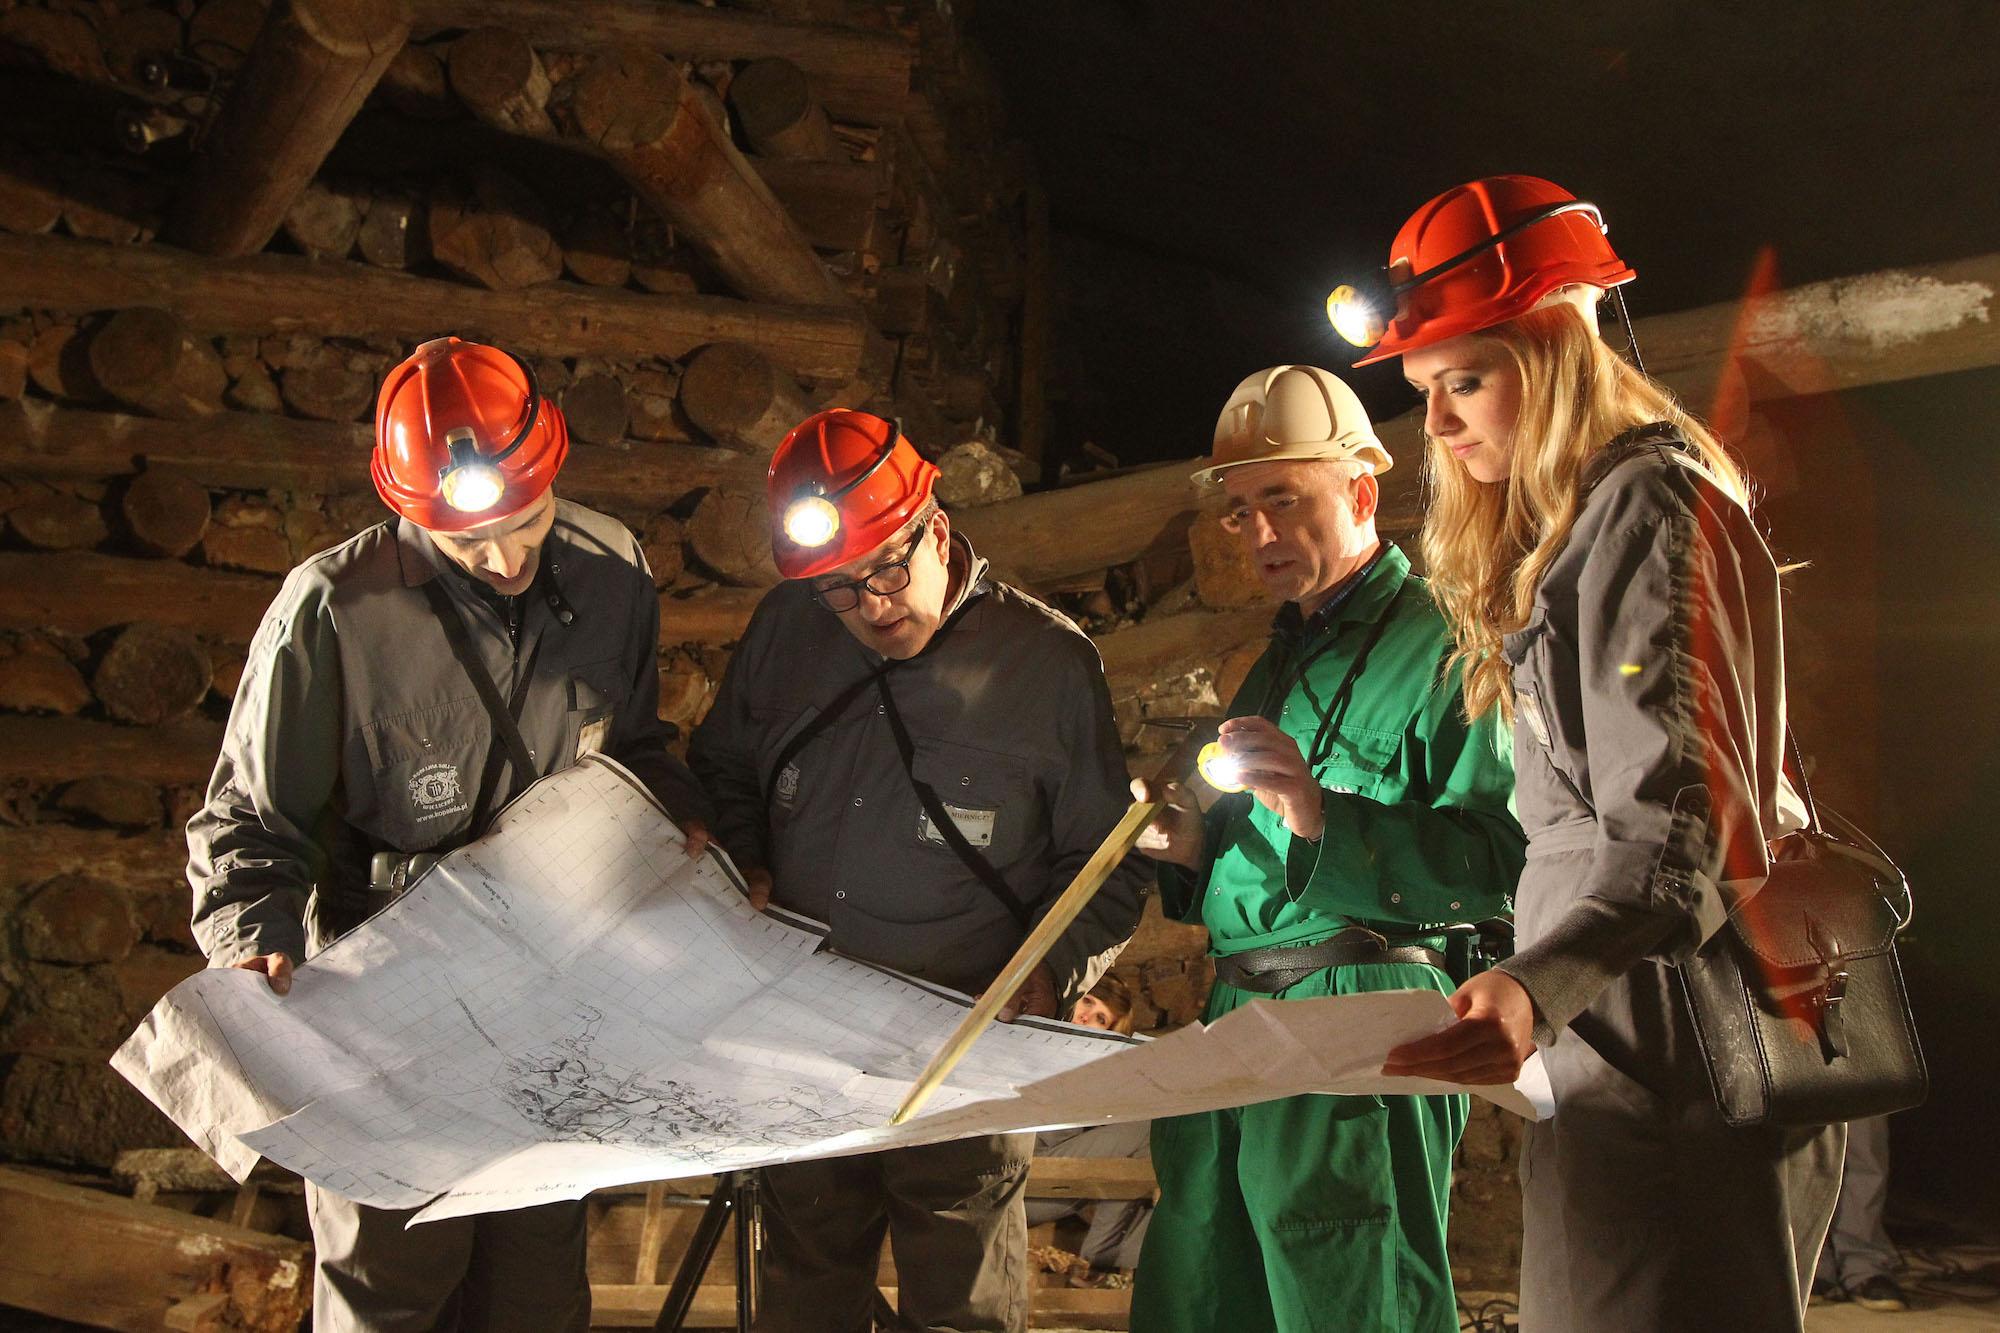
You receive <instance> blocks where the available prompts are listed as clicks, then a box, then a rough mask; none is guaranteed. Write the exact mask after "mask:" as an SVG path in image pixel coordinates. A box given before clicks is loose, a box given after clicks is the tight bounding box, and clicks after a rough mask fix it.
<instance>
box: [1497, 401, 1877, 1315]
mask: <svg viewBox="0 0 2000 1333" xmlns="http://www.w3.org/2000/svg"><path fill="white" fill-rule="evenodd" d="M1689 456H1690V455H1689V454H1688V453H1687V450H1686V446H1685V445H1683V444H1681V443H1680V441H1679V439H1678V437H1677V436H1676V435H1675V434H1674V433H1673V431H1672V430H1671V428H1669V427H1664V426H1652V427H1645V428H1641V429H1639V430H1635V431H1633V432H1628V434H1627V435H1626V436H1623V437H1621V438H1620V439H1619V440H1618V441H1615V442H1614V443H1613V444H1612V445H1610V446H1609V447H1608V448H1607V449H1606V451H1605V452H1604V453H1603V454H1602V455H1601V456H1600V457H1599V458H1598V459H1597V460H1596V461H1595V463H1594V465H1593V467H1592V469H1591V470H1590V472H1588V473H1587V474H1586V477H1585V479H1584V484H1585V486H1586V488H1587V494H1586V496H1585V498H1584V500H1583V502H1582V505H1581V509H1580V512H1579V513H1578V515H1577V519H1576V524H1575V527H1574V529H1573V530H1572V532H1571V535H1570V538H1569V541H1568V544H1567V545H1566V546H1565V547H1564V548H1563V551H1562V552H1561V554H1559V555H1558V556H1557V557H1556V559H1555V560H1554V561H1553V562H1552V563H1551V564H1550V565H1549V568H1548V571H1547V573H1546V574H1544V576H1543V578H1542V581H1541V585H1540V587H1539V588H1538V589H1537V591H1536V594H1535V604H1534V609H1533V612H1532V613H1531V615H1530V617H1529V621H1528V624H1527V626H1526V627H1525V628H1524V629H1522V630H1520V631H1519V632H1518V633H1514V634H1510V635H1508V636H1507V638H1506V644H1505V650H1506V654H1507V658H1508V660H1509V662H1511V663H1512V666H1513V685H1514V691H1515V721H1514V764H1515V771H1516V780H1517V787H1516V802H1517V807H1518V810H1519V813H1520V818H1521V825H1522V827H1523V828H1524V829H1525V830H1526V831H1527V834H1528V862H1527V867H1526V869H1525V870H1524V871H1523V872H1522V875H1521V883H1520V887H1519V889H1518V890H1517V891H1516V894H1515V921H1516V927H1517V930H1518V938H1519V942H1520V950H1519V952H1518V953H1516V954H1515V956H1514V957H1513V958H1512V959H1511V960H1509V961H1508V962H1506V963H1503V964H1502V965H1501V966H1502V967H1503V968H1504V970H1506V971H1507V972H1508V973H1509V974H1511V975H1512V976H1513V977H1515V979H1517V980H1518V981H1520V982H1521V984H1522V985H1523V986H1524V987H1525V988H1526V989H1527V991H1528V994H1529V995H1530V996H1531V997H1533V999H1534V1002H1535V1009H1536V1020H1537V1021H1536V1028H1535V1040H1536V1044H1537V1045H1539V1046H1540V1047H1541V1048H1542V1052H1543V1059H1544V1060H1545V1061H1546V1063H1547V1066H1548V1071H1549V1077H1550V1081H1551V1082H1552V1084H1553V1085H1554V1089H1555V1095H1556V1114H1555V1116H1554V1118H1552V1119H1550V1120H1545V1121H1542V1122H1540V1123H1538V1124H1535V1125H1533V1126H1531V1127H1530V1129H1529V1132H1528V1141H1527V1147H1526V1150H1525V1153H1524V1156H1523V1161H1522V1164H1521V1179H1522V1186H1523V1190H1524V1224H1525V1236H1524V1242H1523V1248H1522V1258H1521V1326H1522V1327H1523V1328H1527V1329H1533V1330H1535V1333H1566V1331H1574V1333H1599V1331H1600V1330H1604V1329H1619V1330H1621V1331H1623V1333H1647V1331H1648V1330H1657V1333H1685V1330H1688V1329H1711V1328H1712V1329H1732V1330H1734V1329H1742V1330H1746V1333H1748V1331H1749V1330H1756V1331H1757V1333H1764V1331H1765V1330H1781V1329H1796V1328H1799V1327H1800V1326H1801V1320H1802V1318H1803V1309H1804V1302H1805V1294H1806V1290H1807V1287H1808V1284H1809V1283H1810V1280H1811V1277H1812V1272H1813V1261H1814V1258H1815V1256H1817V1254H1818V1253H1819V1247H1820V1242H1821V1240H1822V1238H1823V1237H1824V1236H1825V1234H1826V1227H1827V1221H1828V1218H1829V1217H1830V1216H1831V1214H1832V1211H1833V1203H1834V1196H1835V1194H1836V1192H1837V1191H1838V1189H1839V1182H1840V1150H1841V1130H1840V1128H1839V1127H1837V1126H1835V1127H1830V1128H1825V1129H1804V1130H1797V1129H1794V1130H1787V1129H1776V1128H1754V1129H1732V1128H1730V1127H1729V1126H1727V1125H1725V1124H1724V1123H1723V1121H1722V1118H1721V1115H1720V1113H1719V1112H1718V1111H1717V1110H1716V1107H1715V1100H1714V1097H1713V1095H1712V1093H1711V1091H1710V1088H1709V1083H1708V1078H1707V1071H1706V1068H1705V1067H1704V1065H1703V1063H1702V1057H1701V1054H1700V1051H1699V1050H1698V1048H1697V1046H1696V1042H1695V1038H1694V1032H1693V1028H1692V1026H1691V1023H1690V1020H1689V1018H1688V1014H1687V1010H1686V1007H1685V1003H1684V1001H1683V999H1682V997H1681V994H1680V990H1679V986H1678V979H1677V977H1676V976H1675V972H1674V964H1675V962H1677V961H1679V960H1684V959H1685V958H1686V957H1687V956H1688V955H1689V954H1690V953H1691V951H1692V950H1693V949H1694V948H1695V947H1696V946H1697V945H1698V944H1699V943H1700V942H1701V940H1703V939H1705V938H1706V937H1707V936H1708V935H1709V934H1711V933H1713V931H1714V930H1715V929H1716V927H1717V926H1719V925H1720V924H1721V923H1722V921H1723V919H1724V917H1725V916H1726V914H1727V912H1728V910H1729V908H1730V906H1731V904H1732V901H1733V894H1734V893H1735V891H1736V888H1737V887H1738V886H1741V885H1754V884H1755V883H1757V882H1759V881H1760V879H1761V876H1762V875H1763V874H1765V873H1766V871H1767V870H1768V867H1769V863H1768V857H1767V853H1766V850H1765V839H1766V837H1767V836H1769V834H1771V833H1775V832H1776V830H1777V828H1778V823H1777V800H1778V783H1779V779H1778V771H1779V761H1780V756H1781V754H1782V749H1783V738H1784V718H1785V711H1784V710H1785V702H1784V659H1783V646H1782V643H1781V640H1780V634H1779V609H1778V578H1777V570H1776V568H1775V566H1774V564H1773V562H1772V559H1771V555H1770V553H1769V551H1768V550H1766V548H1765V546H1764V543H1763V540H1762V538H1760V537H1759V536H1758V534H1757V531H1756V529H1755V527H1754V526H1753V525H1752V523H1751V520H1750V516H1749V515H1748V514H1747V513H1746V512H1745V511H1744V510H1743V508H1742V507H1741V506H1740V505H1738V504H1737V503H1736V502H1735V501H1734V500H1732V499H1730V498H1729V496H1728V495H1726V494H1725V493H1724V492H1722V491H1721V490H1719V489H1718V488H1717V487H1716V486H1715V485H1714V484H1713V483H1712V482H1711V481H1710V480H1709V479H1708V478H1707V476H1706V474H1704V473H1701V472H1699V471H1697V470H1696V469H1695V468H1693V467H1690V466H1688V465H1687V463H1686V462H1684V461H1682V460H1683V459H1685V458H1688V457H1689Z"/></svg>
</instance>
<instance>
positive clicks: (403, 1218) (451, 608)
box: [187, 338, 707, 1333]
mask: <svg viewBox="0 0 2000 1333" xmlns="http://www.w3.org/2000/svg"><path fill="white" fill-rule="evenodd" d="M568 452H569V430H568V427H567V425H566V424H565V422H564V420H563V416H562V412H561V410H560V409H558V408H557V407H556V406H555V405H554V404H553V403H549V402H546V401H544V400H543V398H542V397H541V394H540V392H539V391H538V390H537V388H536V386H535V379H534V374H533V372H532V371H530V370H529V368H528V366H527V365H526V364H525V363H524V362H522V361H521V360H520V359H519V358H517V357H515V356H513V355H511V354H510V353H508V352H506V351H504V350H502V349H501V348H498V347H489V346H485V345H483V344H479V343H469V342H463V341H461V340H459V339H457V338H439V339H436V340H434V341H432V342H427V343H425V344H423V345H422V346H421V347H419V348H417V349H416V351H415V352H413V353H412V354H411V355H410V356H409V358H408V359H406V360H405V361H403V363H402V364H400V365H398V366H397V367H396V368H395V369H394V370H393V371H391V372H390V373H389V376H388V379H387V380H386V381H385V382H384V384H383V386H382V392H381V396H380V399H379V401H378V404H377V408H376V415H375V450H374V453H373V455H372V456H371V459H370V471H371V473H372V475H373V477H374V480H375V487H376V490H377V492H378V493H379V494H380V495H381V497H382V500H383V503H385V504H387V505H388V506H389V507H390V508H391V509H392V510H393V511H394V515H395V516H394V517H393V518H392V519H391V520H390V521H389V522H386V523H379V524H376V525H375V526H373V527H371V528H369V529H368V530H367V531H366V532H363V533H361V534H359V535H358V536H355V537H354V538H352V539H351V540H349V541H346V542H343V543H342V544H340V545H339V546H336V547H334V548H333V549H332V550H329V551H322V552H320V553H319V554H317V555H315V556H313V557H312V558H311V559H309V560H306V561H305V562H304V563H302V564H301V565H300V566H299V567H298V568H297V569H294V570H293V571H292V573H291V576H290V577H289V578H287V579H286V580H285V584H284V587H283V588H282V589H281V590H280V591H279V593H278V595H277V597H276V598H275V599H274V600H273V601H272V603H271V606H270V609H269V610H267V611H266V612H265V613H264V620H263V623H262V624H261V625H260V626H259V627H258V630H257V637H256V640H255V642H254V643H253V644H252V645H251V648H250V653H249V660H248V662H247V663H246V665H245V667H244V671H243V682H242V685H241V686H240V687H239V688H238V689H237V691H236V698H235V703H234V705H233V707H232V708H231V709H230V714H229V727H228V730H227V732H226V733H225V734H224V737H223V742H222V752H221V755H220V757H219V758H218V760H217V762H216V766H215V773H214V776H213V777H212V778H211V779H210V781H209V786H208V797H207V800H206V802H205V803H204V804H203V806H202V808H201V809H200V810H199V811H197V812H196V813H195V816H194V818H193V819H191V820H189V821H188V829H187V836H188V872H187V873H188V880H189V882H190V884H191V885H192V887H193V890H194V932H195V936H196V938H197V939H198V940H199V941H200V942H201V946H202V950H203V952H205V953H206V954H207V955H208V959H209V963H210V965H211V966H213V967H236V968H241V969H244V970H245V971H250V972H257V973H260V974H262V975H263V976H264V977H265V978H266V982H267V984H268V985H269V987H270V989H271V990H272V991H273V992H275V994H276V995H277V996H280V997H282V996H284V995H286V994H288V993H289V992H290V990H291V988H292V981H293V969H294V967H296V966H297V965H298V964H299V963H300V962H301V961H303V960H304V959H305V958H306V957H307V956H308V955H309V954H316V953H317V952H318V951H319V950H321V949H323V948H325V947H326V946H327V945H328V944H330V943H331V942H332V941H333V940H334V939H336V938H337V937H339V936H341V935H343V934H345V933H346V932H347V931H349V930H352V929H354V928H355V927H356V926H358V925H360V924H361V923H362V922H363V921H364V920H366V919H367V918H368V917H369V916H371V915H373V914H374V913H375V912H377V911H380V910H381V909H383V908H385V907H387V906H388V905H389V904H390V902H392V901H393V900H394V899H395V897H396V895H397V894H399V893H400V892H402V890H403V889H404V888H406V887H407V886H408V885H409V884H410V882H411V881H412V880H413V879H414V878H415V877H416V876H417V875H418V874H421V873H422V872H423V871H424V870H425V869H427V868H428V867H429V865H431V864H432V863H434V862H436V861H437V859H438V858H439V857H440V856H442V855H443V854H445V853H447V852H450V851H452V850H453V849H455V848H458V847H462V846H464V845H465V844H466V843H469V842H471V841H473V840H474V839H476V838H478V837H479V836H480V835H481V834H483V833H484V832H485V831H486V828H487V826H488V824H489V822H490V820H491V818H492V817H493V815H495V814H496V813H498V811H499V810H500V809H501V807H502V806H504V805H506V803H507V802H508V801H509V800H510V799H512V798H513V797H514V796H516V795H518V794H519V793H520V792H521V791H522V790H523V789H525V788H526V787H527V786H528V785H529V784H530V783H532V782H534V781H535V780H536V779H537V778H540V777H542V776H544V775H546V774H550V773H554V772H557V771H559V770H561V769H564V768H567V767H568V766H569V765H571V764H572V763H574V762H576V761H577V760H578V759H580V758H582V757H583V756H584V755H586V754H589V753H591V752H593V751H602V752H603V753H605V754H607V755H610V756H611V757H612V758H615V759H617V760H618V761H619V762H620V763H622V764H624V765H625V766H626V767H628V768H629V769H631V770H632V772H633V773H634V774H635V775H636V776H637V777H638V778H639V779H640V780H641V781H643V782H644V783H646V785H647V787H648V788H649V789H650V790H651V791H652V792H653V794H654V795H655V796H657V797H658V798H659V799H660V801H661V803H662V804H663V805H665V806H666V807H667V809H668V811H669V812H670V813H671V814H673V815H674V817H675V818H676V819H677V820H679V821H680V823H681V827H682V829H683V830H684V831H685V832H686V833H687V835H688V850H689V851H690V853H694V852H698V851H699V848H700V846H701V845H702V843H703V842H704V841H705V839H706V836H707V835H706V834H705V833H704V832H703V831H702V829H701V825H700V823H699V822H698V821H700V820H701V819H703V818H705V817H706V816H707V801H706V799H705V798H704V797H703V796H702V795H701V793H700V791H699V790H698V789H697V788H696V786H695V784H694V778H693V775H692V774H690V773H689V772H688V771H687V769H686V767H685V766H683V765H682V764H681V763H680V762H679V761H678V760H676V759H675V758H674V757H673V756H672V754H670V753H669V752H668V750H667V739H668V732H667V730H666V728H664V727H663V726H662V725H661V723H660V721H659V719H658V717H657V716H656V711H657V709H656V704H657V700H658V693H659V666H658V654H659V597H658V594H657V593H656V591H655V590H654V587H653V580H652V577H651V576H650V575H649V574H648V573H647V571H646V561H645V557H644V555H642V554H641V552H640V549H639V543H638V541H637V540H636V539H635V538H634V537H633V536H632V534H631V533H630V532H628V531H627V530H626V529H625V527H624V526H623V525H622V524H620V523H619V522H617V520H615V519H611V518H607V517H605V516H604V515H603V514H598V513H594V512H592V511H591V510H589V509H585V508H584V507H582V506H581V505H575V504H571V503H569V502H568V501H565V500H559V499H557V498H556V495H555V493H554V490H553V487H554V485H555V479H556V475H557V473H558V472H559V471H560V470H561V468H562V465H563V460H564V459H565V458H566V457H567V456H568ZM503 719H504V721H503ZM309 939H310V944H308V940H309ZM276 1002H277V1003H280V1004H282V1003H284V1001H283V1000H282V999H278V1000H277V1001H276ZM306 1210H307V1213H308V1215H309V1217H310V1219H311V1223H312V1232H313V1249H314V1258H315V1271H314V1282H313V1327H314V1328H315V1329H317V1330H319V1333H361V1331H362V1330H366V1331H367V1333H419V1331H420V1330H421V1331H423V1333H430V1331H431V1330H452V1329H466V1330H474V1329H476V1330H481V1331H482V1333H582V1330H584V1329H586V1328H587V1327H589V1324H590V1281H589V1276H588V1274H587V1272H586V1269H585V1263H584V1259H585V1227H584V1223H585V1217H584V1207H583V1204H582V1203H581V1202H575V1203H554V1204H544V1205H542V1206H540V1207H535V1208H522V1209H518V1210H515V1211H512V1212H498V1213H486V1214H482V1215H481V1216H478V1217H459V1218H448V1219H446V1220H444V1221H440V1222H427V1223H425V1224H423V1225H422V1226H417V1227H411V1226H409V1225H408V1224H409V1220H410V1216H411V1213H412V1212H413V1211H414V1210H411V1209H387V1208H373V1207H370V1206H368V1205H366V1204H361V1203H356V1202H354V1201H353V1200H351V1199H348V1198H345V1197H343V1196H341V1195H339V1194H336V1193H334V1192H333V1191H331V1190H328V1189H323V1188H321V1187H320V1186H318V1185H315V1184H310V1183H308V1185H307V1186H306Z"/></svg>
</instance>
